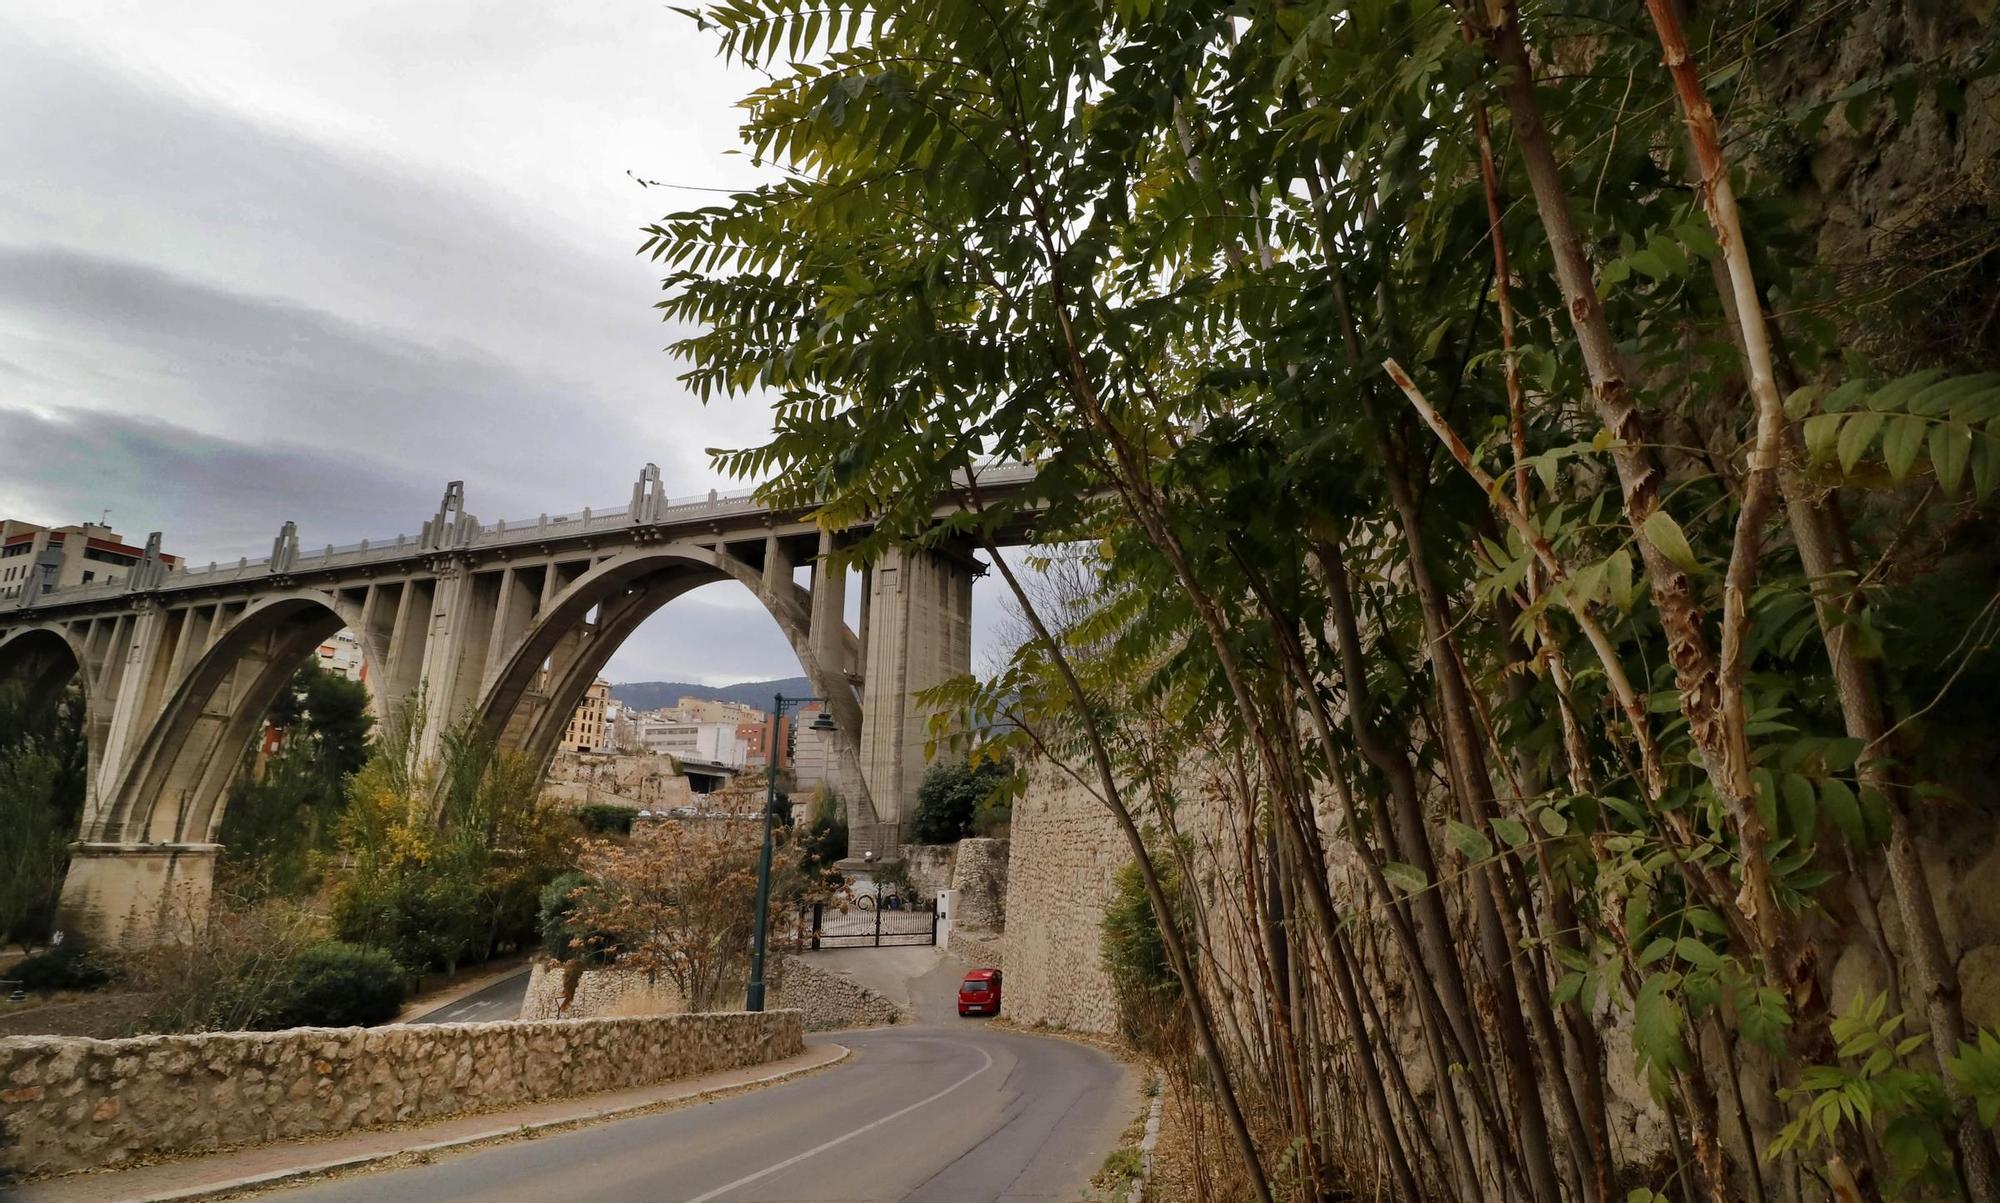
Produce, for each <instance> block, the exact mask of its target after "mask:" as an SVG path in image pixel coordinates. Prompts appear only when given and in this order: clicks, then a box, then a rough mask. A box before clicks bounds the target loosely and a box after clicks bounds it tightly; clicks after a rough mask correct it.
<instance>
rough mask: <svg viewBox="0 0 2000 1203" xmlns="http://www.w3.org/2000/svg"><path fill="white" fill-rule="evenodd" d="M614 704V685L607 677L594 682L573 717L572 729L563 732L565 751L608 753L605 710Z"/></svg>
mask: <svg viewBox="0 0 2000 1203" xmlns="http://www.w3.org/2000/svg"><path fill="white" fill-rule="evenodd" d="M610 704H611V682H609V681H607V680H605V679H604V678H603V677H599V678H597V679H596V680H595V681H592V682H591V683H590V688H589V689H588V690H586V691H584V695H583V700H582V701H581V702H578V703H577V706H576V712H575V713H574V714H572V715H570V716H569V726H568V727H567V728H565V729H564V731H563V739H562V750H563V751H565V752H602V751H604V750H605V748H606V747H607V746H608V743H609V741H608V739H607V735H608V730H609V724H608V723H607V721H606V717H605V711H606V710H607V708H608V707H609V706H610Z"/></svg>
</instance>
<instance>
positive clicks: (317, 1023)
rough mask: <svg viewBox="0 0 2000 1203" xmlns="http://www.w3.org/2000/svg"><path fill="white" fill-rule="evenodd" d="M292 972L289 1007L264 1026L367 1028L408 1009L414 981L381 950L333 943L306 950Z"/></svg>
mask: <svg viewBox="0 0 2000 1203" xmlns="http://www.w3.org/2000/svg"><path fill="white" fill-rule="evenodd" d="M287 968H288V971H289V972H288V975H287V977H288V980H287V981H286V983H285V995H286V997H285V999H284V1002H283V1003H282V1004H281V1005H280V1006H279V1007H277V1008H275V1009H274V1011H273V1013H272V1014H271V1015H270V1016H268V1017H265V1019H264V1022H261V1023H259V1024H258V1026H259V1027H272V1028H302V1027H326V1028H345V1027H363V1026H366V1025H369V1024H376V1023H387V1022H388V1021H389V1020H391V1019H394V1018H395V1017H396V1013H397V1012H398V1011H400V1010H402V1007H403V997H404V994H405V993H406V991H407V988H408V978H407V976H406V975H405V974H404V972H403V967H402V966H401V965H398V964H397V963H396V958H394V957H392V956H390V955H389V954H388V953H386V952H384V951H383V950H381V949H379V948H363V947H362V946H360V945H358V944H348V943H345V942H343V941H340V940H327V941H324V942H322V943H319V944H314V945H311V946H309V947H307V948H304V949H301V950H300V951H299V953H298V955H296V956H294V957H293V958H292V959H291V961H290V963H289V965H288V966H287Z"/></svg>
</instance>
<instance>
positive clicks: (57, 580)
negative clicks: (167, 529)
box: [0, 518, 181, 600]
mask: <svg viewBox="0 0 2000 1203" xmlns="http://www.w3.org/2000/svg"><path fill="white" fill-rule="evenodd" d="M145 554H146V549H145V548H143V547H134V546H132V545H131V544H129V543H127V542H125V540H123V539H121V538H119V537H118V533H117V532H116V531H114V530H112V529H111V528H110V527H109V526H105V525H103V524H102V523H97V522H85V523H82V524H80V525H77V526H54V527H51V526H40V525H37V524H36V523H33V522H22V521H20V520H18V519H14V518H7V519H0V600H6V599H18V598H19V597H20V596H21V595H22V594H23V593H26V592H29V591H30V586H31V585H32V586H33V592H36V593H39V592H42V591H44V590H47V589H67V588H70V587H71V586H74V585H95V584H100V583H102V582H104V581H115V580H121V579H123V578H124V577H125V575H126V574H127V573H129V572H131V571H132V569H133V568H134V567H136V566H137V565H138V563H139V561H140V559H141V558H142V557H144V555H145ZM160 562H161V563H162V564H163V565H165V567H166V569H167V571H169V572H173V571H175V570H177V569H178V568H179V567H180V564H181V560H180V557H179V556H169V555H162V556H161V557H160Z"/></svg>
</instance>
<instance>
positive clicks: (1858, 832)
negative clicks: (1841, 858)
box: [1819, 777, 1868, 848]
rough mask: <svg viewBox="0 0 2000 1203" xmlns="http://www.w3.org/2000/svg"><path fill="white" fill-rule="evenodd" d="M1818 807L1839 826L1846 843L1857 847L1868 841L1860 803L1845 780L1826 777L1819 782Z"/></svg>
mask: <svg viewBox="0 0 2000 1203" xmlns="http://www.w3.org/2000/svg"><path fill="white" fill-rule="evenodd" d="M1819 808H1820V810H1821V811H1823V812H1825V814H1826V816H1827V818H1829V819H1832V820H1833V825H1834V826H1836V827H1838V828H1840V834H1842V835H1844V836H1846V837H1847V842H1848V843H1850V844H1852V845H1854V846H1855V847H1857V848H1859V847H1861V846H1863V845H1864V844H1866V843H1867V842H1868V829H1867V828H1866V827H1865V826H1864V825H1863V824H1862V822H1861V804H1860V802H1859V801H1857V800H1856V799H1855V797H1854V791H1853V790H1851V789H1849V788H1848V787H1847V783H1846V782H1845V781H1842V780H1841V779H1840V778H1838V777H1828V778H1827V779H1826V780H1825V781H1823V782H1821V783H1820V787H1819Z"/></svg>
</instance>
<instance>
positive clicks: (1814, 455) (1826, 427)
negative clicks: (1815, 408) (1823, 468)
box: [1805, 414, 1847, 463]
mask: <svg viewBox="0 0 2000 1203" xmlns="http://www.w3.org/2000/svg"><path fill="white" fill-rule="evenodd" d="M1846 420H1847V415H1845V414H1814V415H1813V416H1812V417H1810V418H1807V419H1806V425H1805V440H1806V456H1807V458H1809V459H1811V460H1812V461H1813V462H1814V463H1819V462H1820V461H1822V460H1826V459H1830V458H1832V456H1833V449H1834V442H1835V440H1837V439H1838V438H1839V437H1840V426H1841V423H1843V422H1845V421H1846Z"/></svg>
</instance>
